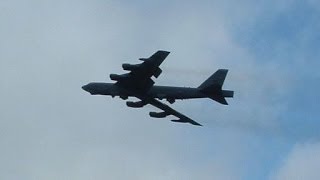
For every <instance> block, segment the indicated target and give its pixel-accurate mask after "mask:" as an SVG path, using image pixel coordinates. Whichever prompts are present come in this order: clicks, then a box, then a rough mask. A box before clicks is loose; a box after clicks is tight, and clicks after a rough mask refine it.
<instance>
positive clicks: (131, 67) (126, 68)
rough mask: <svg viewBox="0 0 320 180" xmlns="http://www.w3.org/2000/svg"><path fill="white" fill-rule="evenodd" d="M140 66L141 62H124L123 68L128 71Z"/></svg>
mask: <svg viewBox="0 0 320 180" xmlns="http://www.w3.org/2000/svg"><path fill="white" fill-rule="evenodd" d="M138 68H139V64H127V63H125V64H122V69H123V70H126V71H133V70H135V69H138Z"/></svg>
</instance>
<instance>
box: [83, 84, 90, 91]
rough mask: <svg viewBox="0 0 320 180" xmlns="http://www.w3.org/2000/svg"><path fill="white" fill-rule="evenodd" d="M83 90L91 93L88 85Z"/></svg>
mask: <svg viewBox="0 0 320 180" xmlns="http://www.w3.org/2000/svg"><path fill="white" fill-rule="evenodd" d="M81 88H82V89H83V90H85V91H87V92H89V88H88V85H84V86H82V87H81Z"/></svg>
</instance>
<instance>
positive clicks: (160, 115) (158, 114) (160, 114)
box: [149, 112, 169, 118]
mask: <svg viewBox="0 0 320 180" xmlns="http://www.w3.org/2000/svg"><path fill="white" fill-rule="evenodd" d="M168 115H169V114H168V113H166V112H150V113H149V116H150V117H153V118H164V117H167V116H168Z"/></svg>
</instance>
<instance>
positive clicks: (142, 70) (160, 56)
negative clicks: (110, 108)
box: [110, 51, 170, 93]
mask: <svg viewBox="0 0 320 180" xmlns="http://www.w3.org/2000/svg"><path fill="white" fill-rule="evenodd" d="M169 53H170V52H168V51H157V52H155V53H154V54H153V55H152V56H150V57H149V58H140V59H139V60H141V61H143V63H141V64H135V65H131V64H123V65H122V67H123V69H124V70H127V71H130V72H129V73H127V74H122V75H114V74H111V75H110V78H111V79H112V80H115V81H117V82H116V84H117V85H119V86H121V87H125V88H126V89H129V90H132V91H135V92H139V93H143V92H147V91H148V90H149V89H150V88H151V87H152V86H153V84H154V81H153V80H152V79H151V77H152V76H154V77H156V78H158V77H159V75H160V74H161V73H162V70H161V69H160V68H159V66H160V64H161V63H162V62H163V61H164V60H165V58H166V57H167V56H168V55H169Z"/></svg>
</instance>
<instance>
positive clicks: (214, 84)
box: [82, 51, 233, 126]
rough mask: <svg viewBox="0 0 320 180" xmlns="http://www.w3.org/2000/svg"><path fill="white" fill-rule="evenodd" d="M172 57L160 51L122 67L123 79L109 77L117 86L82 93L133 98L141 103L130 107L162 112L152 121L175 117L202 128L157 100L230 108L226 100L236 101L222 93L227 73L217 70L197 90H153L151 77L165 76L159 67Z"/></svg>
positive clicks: (104, 85) (88, 88) (101, 86)
mask: <svg viewBox="0 0 320 180" xmlns="http://www.w3.org/2000/svg"><path fill="white" fill-rule="evenodd" d="M169 53H170V52H167V51H157V52H156V53H154V54H153V55H152V56H150V57H149V58H140V59H139V60H141V61H143V62H142V63H140V64H134V65H132V64H122V68H123V69H124V70H126V71H130V72H129V73H126V74H122V75H117V74H110V79H111V80H113V81H116V83H99V82H93V83H89V84H87V85H85V86H83V87H82V89H83V90H85V91H87V92H89V93H90V94H91V95H110V96H112V97H115V96H119V97H120V98H122V99H123V100H126V99H128V97H131V96H132V97H136V98H138V99H140V100H139V101H137V102H132V101H127V106H128V107H132V108H141V107H143V106H145V105H146V104H151V105H153V106H155V107H157V108H159V109H161V110H163V111H162V112H150V113H149V115H150V116H151V117H153V118H164V117H166V116H169V115H173V116H175V117H177V118H178V119H177V120H171V121H173V122H179V123H190V124H193V125H197V126H201V124H199V123H197V122H196V121H194V120H192V119H190V118H188V117H187V116H185V115H183V114H181V113H179V112H178V111H176V110H174V109H172V108H171V107H169V106H168V105H166V104H164V103H162V102H160V101H159V100H157V99H160V100H162V99H166V100H167V101H168V102H169V103H171V104H172V103H174V102H175V100H176V99H192V98H210V99H213V100H215V101H217V102H219V103H221V104H224V105H227V104H228V103H227V101H226V99H225V98H226V97H227V98H229V97H233V91H229V90H222V85H223V82H224V80H225V78H226V75H227V73H228V70H226V69H219V70H217V71H216V72H215V73H214V74H213V75H211V76H210V77H209V78H208V79H207V80H206V81H205V82H203V83H202V84H201V85H200V86H199V87H197V88H186V87H172V86H154V81H153V80H152V79H151V77H152V76H154V77H155V78H158V77H159V75H160V74H161V72H162V70H161V69H160V68H159V66H160V64H161V63H162V62H163V61H164V59H165V58H166V57H167V56H168V55H169Z"/></svg>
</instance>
